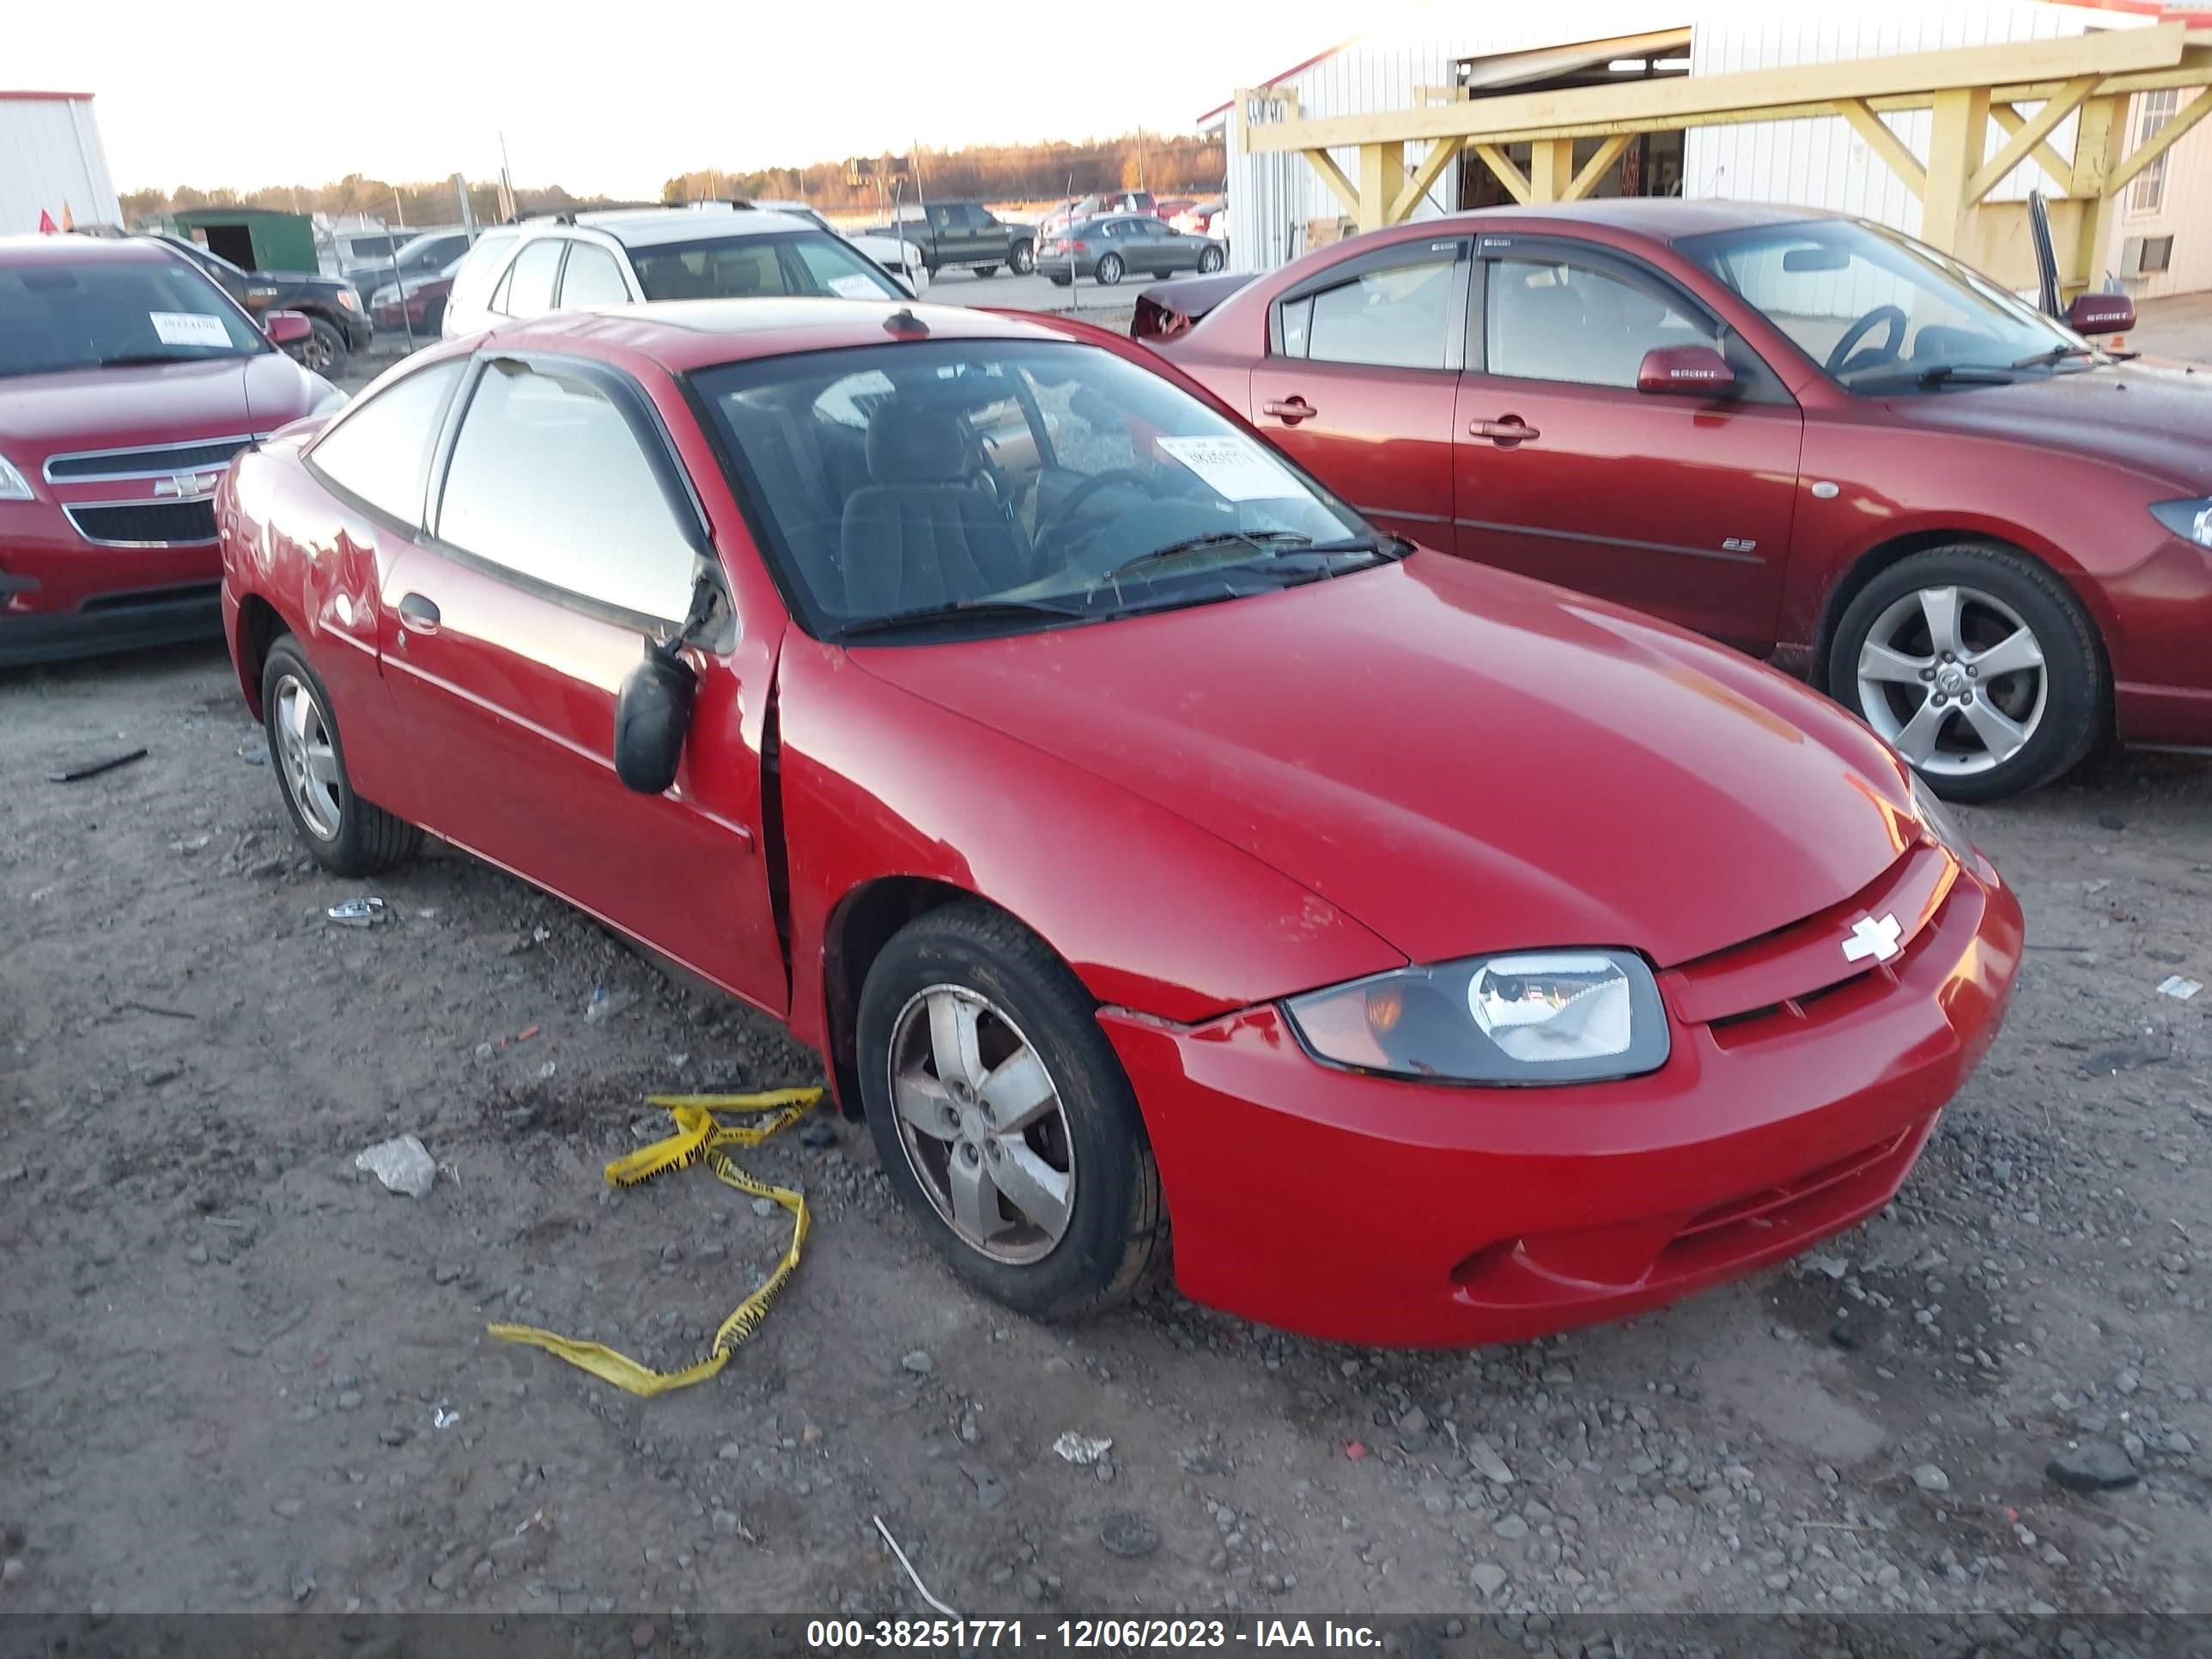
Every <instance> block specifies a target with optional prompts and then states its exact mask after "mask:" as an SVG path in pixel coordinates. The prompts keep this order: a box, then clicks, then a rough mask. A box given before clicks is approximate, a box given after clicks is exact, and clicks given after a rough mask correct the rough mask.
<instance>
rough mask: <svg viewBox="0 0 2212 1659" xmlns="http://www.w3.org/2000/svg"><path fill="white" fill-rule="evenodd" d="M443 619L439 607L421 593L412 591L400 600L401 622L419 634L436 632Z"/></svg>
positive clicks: (404, 626) (403, 625)
mask: <svg viewBox="0 0 2212 1659" xmlns="http://www.w3.org/2000/svg"><path fill="white" fill-rule="evenodd" d="M441 620H442V618H441V617H440V615H439V611H438V607H437V606H436V605H434V604H432V603H431V602H430V601H429V600H428V599H424V598H423V597H422V595H421V594H420V593H410V594H408V595H407V597H406V598H404V599H401V600H400V601H399V622H400V625H401V626H402V627H403V628H411V629H414V630H415V631H416V633H417V634H435V633H436V632H437V631H438V623H440V622H441Z"/></svg>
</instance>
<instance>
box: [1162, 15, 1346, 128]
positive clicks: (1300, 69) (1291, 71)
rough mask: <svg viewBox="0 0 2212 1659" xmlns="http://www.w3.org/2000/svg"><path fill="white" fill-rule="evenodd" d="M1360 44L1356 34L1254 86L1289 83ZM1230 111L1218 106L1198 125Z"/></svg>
mask: <svg viewBox="0 0 2212 1659" xmlns="http://www.w3.org/2000/svg"><path fill="white" fill-rule="evenodd" d="M1358 43H1359V37H1358V35H1356V34H1355V35H1352V36H1351V37H1349V38H1348V39H1346V40H1340V41H1338V42H1337V43H1336V44H1335V45H1334V46H1331V47H1330V48H1329V49H1328V51H1326V52H1316V53H1315V54H1314V55H1313V56H1312V57H1310V58H1307V59H1306V60H1305V61H1304V63H1302V64H1291V66H1290V68H1288V69H1286V70H1284V71H1283V72H1282V73H1281V74H1280V75H1271V76H1268V77H1267V79H1266V80H1264V81H1260V82H1255V83H1254V84H1255V85H1257V86H1262V87H1272V86H1273V85H1274V84H1275V83H1276V82H1279V81H1287V80H1289V79H1290V78H1291V76H1293V75H1300V74H1303V73H1304V72H1305V71H1306V70H1310V69H1311V68H1312V67H1313V66H1314V65H1315V64H1318V63H1320V62H1321V61H1322V59H1323V58H1334V57H1335V56H1336V54H1337V53H1339V52H1342V51H1343V50H1344V49H1345V48H1346V46H1357V45H1358ZM1228 110H1229V105H1228V104H1227V103H1219V104H1216V105H1215V106H1213V107H1212V109H1210V110H1208V111H1206V113H1205V114H1203V115H1201V116H1200V117H1199V118H1198V121H1197V125H1200V126H1201V127H1202V126H1204V125H1206V124H1207V123H1208V122H1210V121H1211V120H1212V119H1213V118H1214V117H1215V116H1217V115H1223V114H1226V113H1227V112H1228Z"/></svg>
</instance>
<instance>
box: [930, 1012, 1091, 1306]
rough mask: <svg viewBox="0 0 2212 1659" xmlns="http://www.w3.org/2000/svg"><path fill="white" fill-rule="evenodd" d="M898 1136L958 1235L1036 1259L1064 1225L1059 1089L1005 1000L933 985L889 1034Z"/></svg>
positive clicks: (990, 1251) (1065, 1176)
mask: <svg viewBox="0 0 2212 1659" xmlns="http://www.w3.org/2000/svg"><path fill="white" fill-rule="evenodd" d="M890 1091H891V1100H892V1103H893V1104H894V1105H895V1106H896V1108H897V1109H898V1130H899V1144H900V1146H902V1148H903V1149H904V1150H905V1152H906V1158H907V1165H908V1168H909V1169H911V1170H913V1172H914V1176H915V1180H916V1181H917V1182H919V1183H920V1184H921V1189H922V1191H923V1193H925V1194H927V1196H928V1199H929V1201H930V1204H931V1205H932V1206H933V1207H934V1208H935V1210H936V1211H937V1213H938V1214H939V1217H940V1218H943V1219H944V1221H945V1224H946V1225H949V1226H950V1227H951V1229H952V1231H954V1232H955V1233H956V1234H957V1235H958V1236H959V1238H960V1242H961V1243H963V1244H966V1245H967V1246H969V1248H970V1249H975V1250H979V1251H981V1253H982V1254H983V1255H987V1256H988V1257H990V1258H991V1260H992V1261H1009V1262H1024V1261H1037V1260H1039V1259H1041V1258H1042V1257H1043V1256H1046V1255H1050V1254H1051V1253H1052V1249H1053V1247H1054V1245H1056V1244H1058V1243H1060V1238H1061V1237H1062V1236H1063V1235H1064V1234H1065V1233H1066V1231H1067V1219H1068V1216H1069V1215H1070V1213H1071V1212H1073V1208H1074V1205H1075V1149H1074V1146H1073V1142H1072V1140H1071V1139H1070V1138H1069V1135H1068V1133H1067V1115H1066V1111H1065V1110H1064V1109H1062V1108H1061V1106H1060V1091H1059V1090H1058V1089H1057V1088H1056V1087H1054V1085H1053V1080H1052V1074H1051V1073H1048V1071H1046V1070H1045V1066H1044V1061H1043V1060H1042V1059H1040V1058H1039V1057H1038V1055H1037V1052H1036V1049H1035V1048H1032V1047H1031V1046H1030V1041H1029V1039H1028V1038H1027V1037H1025V1036H1023V1035H1022V1030H1021V1027H1020V1026H1018V1025H1017V1024H1015V1023H1014V1021H1013V1018H1012V1016H1010V1015H1009V1014H1008V1013H1007V1012H1006V1010H1005V1009H1003V1008H1000V1006H998V1005H997V1004H995V1003H994V1002H991V1001H990V1000H987V999H986V998H984V997H981V996H979V995H977V994H975V993H974V992H972V991H968V990H963V989H962V988H961V987H958V986H953V985H933V986H931V987H928V988H927V990H924V991H920V992H917V993H915V995H914V996H912V997H910V998H908V1000H907V1005H906V1006H905V1007H904V1008H902V1009H901V1010H900V1011H899V1016H898V1021H897V1023H896V1024H895V1025H894V1026H893V1027H892V1031H891V1058H890Z"/></svg>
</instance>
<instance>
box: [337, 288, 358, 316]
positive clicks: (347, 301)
mask: <svg viewBox="0 0 2212 1659" xmlns="http://www.w3.org/2000/svg"><path fill="white" fill-rule="evenodd" d="M338 303H339V304H340V305H342V306H343V307H345V308H346V309H347V310H348V311H359V310H360V309H361V295H358V294H356V293H355V292H354V291H353V290H352V289H349V288H342V289H339V290H338Z"/></svg>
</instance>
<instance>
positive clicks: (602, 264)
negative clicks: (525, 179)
mask: <svg viewBox="0 0 2212 1659" xmlns="http://www.w3.org/2000/svg"><path fill="white" fill-rule="evenodd" d="M787 295H799V296H807V297H817V298H837V299H846V300H909V299H912V298H913V297H914V295H912V293H910V292H909V291H908V289H906V288H905V287H904V286H903V285H902V284H901V283H900V282H899V281H898V279H897V278H896V277H895V276H891V275H890V273H889V272H887V271H885V270H883V269H882V268H881V267H880V266H878V264H876V263H875V262H874V261H873V260H872V259H870V258H867V256H866V255H865V254H864V253H862V252H860V250H859V249H857V248H855V247H854V246H853V245H852V244H851V243H850V242H848V241H847V240H845V239H844V238H843V237H842V236H837V235H835V234H831V233H829V232H828V231H824V230H822V229H819V228H817V227H816V226H814V225H813V224H811V223H810V222H807V221H805V220H802V219H795V218H791V217H788V216H786V215H783V214H781V213H761V212H757V211H751V210H743V211H741V210H737V209H734V208H731V207H728V206H724V205H720V204H717V205H714V206H708V207H700V208H641V209H611V210H607V211H605V212H599V213H575V214H562V215H561V216H558V217H556V218H547V219H532V220H530V221H528V222H526V223H523V224H520V225H501V226H497V227H495V228H492V229H489V230H487V231H485V232H484V233H483V235H482V236H481V237H479V238H478V239H477V245H476V246H475V247H474V248H472V249H471V250H470V252H469V255H468V257H467V258H465V259H464V260H463V261H462V262H461V264H460V268H459V270H456V271H455V272H454V273H453V292H452V293H451V294H449V295H447V298H446V320H445V329H444V332H445V335H446V337H447V339H453V338H454V337H457V336H459V335H463V334H474V333H477V332H479V331H482V330H484V329H487V328H494V327H496V326H497V325H500V324H501V323H503V322H506V321H507V320H508V319H510V318H516V317H538V316H542V315H544V313H546V312H549V311H568V310H573V309H575V308H576V307H582V306H611V305H634V304H635V303H637V302H639V301H645V300H732V299H748V298H753V297H760V298H765V299H776V298H781V297H784V296H787Z"/></svg>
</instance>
